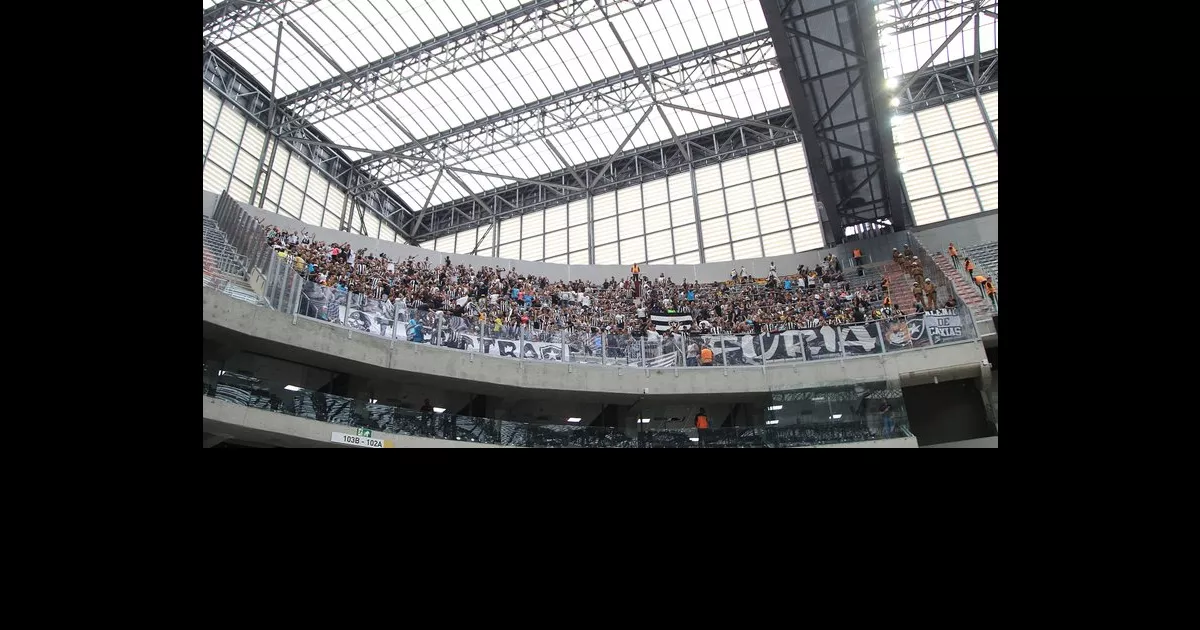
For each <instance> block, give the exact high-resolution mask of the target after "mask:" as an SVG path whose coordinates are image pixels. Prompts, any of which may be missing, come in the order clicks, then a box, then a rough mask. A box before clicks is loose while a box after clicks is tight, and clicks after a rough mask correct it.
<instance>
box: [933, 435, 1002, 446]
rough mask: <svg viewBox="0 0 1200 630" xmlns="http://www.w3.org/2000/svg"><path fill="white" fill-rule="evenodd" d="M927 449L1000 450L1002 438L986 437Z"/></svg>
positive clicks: (946, 443) (947, 443)
mask: <svg viewBox="0 0 1200 630" xmlns="http://www.w3.org/2000/svg"><path fill="white" fill-rule="evenodd" d="M925 448H1000V438H999V437H985V438H977V439H974V440H963V441H961V442H945V443H942V444H932V445H930V446H926V447H925Z"/></svg>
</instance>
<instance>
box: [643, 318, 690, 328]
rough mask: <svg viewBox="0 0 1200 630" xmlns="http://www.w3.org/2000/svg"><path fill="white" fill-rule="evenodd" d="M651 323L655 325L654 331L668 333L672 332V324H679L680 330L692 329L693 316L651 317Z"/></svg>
mask: <svg viewBox="0 0 1200 630" xmlns="http://www.w3.org/2000/svg"><path fill="white" fill-rule="evenodd" d="M650 323H651V324H653V325H654V329H655V330H657V331H658V332H667V331H668V330H671V324H679V329H680V330H685V331H686V330H691V329H692V316H691V315H651V316H650Z"/></svg>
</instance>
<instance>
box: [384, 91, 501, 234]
mask: <svg viewBox="0 0 1200 630" xmlns="http://www.w3.org/2000/svg"><path fill="white" fill-rule="evenodd" d="M376 109H378V110H379V114H380V115H381V116H383V117H384V118H386V119H387V120H388V122H390V123H392V125H393V126H394V127H395V128H396V129H398V130H399V131H400V133H402V134H404V135H406V136H408V137H409V139H411V140H416V139H417V137H416V136H414V135H413V133H412V132H411V131H409V130H408V128H407V127H405V126H404V124H403V123H401V122H400V121H399V120H396V117H395V116H393V115H392V113H391V112H389V111H388V110H387V108H384V107H377V108H376ZM420 149H421V151H422V152H424V153H425V155H426V156H428V157H429V158H430V159H434V160H436V159H437V156H435V155H434V154H433V151H430V150H429V149H428V148H427V147H426V146H425V145H421V146H420ZM447 174H448V175H449V176H450V179H452V180H454V183H455V184H458V185H459V187H460V188H462V189H463V190H465V191H467V194H468V195H470V196H471V198H472V199H474V200H475V203H478V204H479V205H480V206H481V207H484V208H486V207H487V204H486V203H484V201H483V200H482V199H480V198H479V196H478V195H476V194H475V193H474V192H473V191H472V190H471V187H470V186H467V183H466V182H464V181H463V180H462V178H461V177H459V176H458V175H455V174H454V172H453V171H451V172H449V173H447ZM467 218H468V219H470V217H467Z"/></svg>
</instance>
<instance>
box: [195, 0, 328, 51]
mask: <svg viewBox="0 0 1200 630" xmlns="http://www.w3.org/2000/svg"><path fill="white" fill-rule="evenodd" d="M314 2H316V0H271V1H270V2H246V1H245V0H225V2H221V3H219V4H215V5H213V6H211V7H209V8H207V9H205V10H204V33H203V34H204V42H205V47H207V48H215V47H217V46H221V45H224V44H227V43H229V42H231V41H233V40H235V39H239V38H241V37H244V36H246V35H247V34H249V33H251V32H252V31H256V30H258V29H260V28H262V27H264V26H269V25H271V24H274V23H275V22H277V21H279V20H282V19H284V18H286V17H288V16H289V15H292V14H293V13H296V12H298V11H303V10H304V9H305V8H307V7H308V6H309V5H311V4H313V3H314Z"/></svg>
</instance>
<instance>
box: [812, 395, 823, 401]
mask: <svg viewBox="0 0 1200 630" xmlns="http://www.w3.org/2000/svg"><path fill="white" fill-rule="evenodd" d="M813 400H814V401H816V400H825V397H824V396H821V397H819V398H814V399H813Z"/></svg>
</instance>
